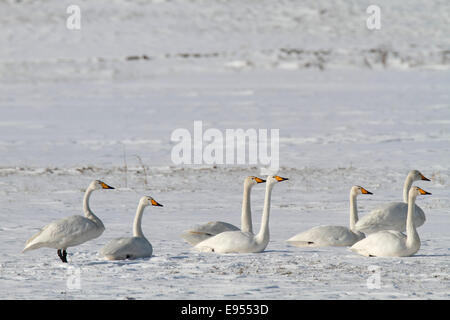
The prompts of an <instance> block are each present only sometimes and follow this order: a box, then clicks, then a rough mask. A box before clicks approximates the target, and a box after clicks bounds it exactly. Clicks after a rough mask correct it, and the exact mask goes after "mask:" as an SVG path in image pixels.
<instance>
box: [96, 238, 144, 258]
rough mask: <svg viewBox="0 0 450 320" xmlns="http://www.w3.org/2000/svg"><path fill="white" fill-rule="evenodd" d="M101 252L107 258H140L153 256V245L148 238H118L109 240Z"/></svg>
mask: <svg viewBox="0 0 450 320" xmlns="http://www.w3.org/2000/svg"><path fill="white" fill-rule="evenodd" d="M99 253H100V255H101V256H103V257H105V258H106V259H107V260H125V259H138V258H146V257H151V255H152V253H153V247H152V245H151V243H150V242H149V241H148V240H147V239H146V238H142V237H131V238H117V239H113V240H111V241H110V242H108V243H107V244H106V245H105V246H104V247H103V248H102V249H101V250H100V252H99Z"/></svg>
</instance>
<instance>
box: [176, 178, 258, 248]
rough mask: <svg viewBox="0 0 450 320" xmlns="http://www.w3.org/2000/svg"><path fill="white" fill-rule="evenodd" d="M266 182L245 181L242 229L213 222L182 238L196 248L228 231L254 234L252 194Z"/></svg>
mask: <svg viewBox="0 0 450 320" xmlns="http://www.w3.org/2000/svg"><path fill="white" fill-rule="evenodd" d="M263 182H265V181H264V180H262V179H261V178H258V177H255V176H248V177H246V178H245V180H244V194H243V197H242V213H241V229H239V228H238V227H236V226H235V225H232V224H231V223H227V222H223V221H211V222H208V223H205V224H201V225H196V226H194V227H193V228H191V229H189V230H187V231H185V232H184V233H183V234H182V235H181V237H182V238H183V239H184V240H185V241H186V242H188V243H189V244H191V245H193V246H195V245H196V244H198V243H200V242H202V241H204V240H206V239H208V238H211V237H213V236H215V235H218V234H219V233H222V232H227V231H239V230H242V231H244V232H250V233H253V226H252V213H251V206H250V205H251V203H250V201H251V200H250V194H251V190H252V187H253V186H254V185H256V184H258V183H263Z"/></svg>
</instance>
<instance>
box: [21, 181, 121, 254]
mask: <svg viewBox="0 0 450 320" xmlns="http://www.w3.org/2000/svg"><path fill="white" fill-rule="evenodd" d="M100 189H114V188H113V187H111V186H109V185H107V184H106V183H104V182H103V181H100V180H94V181H92V182H91V184H90V185H89V187H88V188H87V189H86V192H85V194H84V199H83V210H84V217H83V216H79V215H76V216H70V217H67V218H64V219H61V220H58V221H55V222H52V223H50V224H48V225H46V226H45V227H43V228H42V229H41V231H39V232H38V233H37V234H35V235H34V236H32V237H31V238H30V239H28V240H27V242H26V244H25V248H24V249H23V251H22V252H26V251H29V250H35V249H39V248H42V247H46V248H54V249H57V250H58V251H57V253H58V257H59V258H60V259H61V261H62V262H67V251H66V250H67V248H69V247H75V246H78V245H80V244H82V243H84V242H86V241H89V240H92V239H95V238H97V237H99V236H100V235H101V234H102V233H103V231H105V226H104V225H103V223H102V221H101V220H100V219H99V218H98V217H97V216H96V215H95V214H94V213H93V212H92V211H91V209H90V207H89V198H90V196H91V193H92V192H93V191H94V190H100Z"/></svg>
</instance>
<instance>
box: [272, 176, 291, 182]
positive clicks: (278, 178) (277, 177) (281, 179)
mask: <svg viewBox="0 0 450 320" xmlns="http://www.w3.org/2000/svg"><path fill="white" fill-rule="evenodd" d="M275 179H277V181H284V180H289V179H288V178H283V177H280V176H275Z"/></svg>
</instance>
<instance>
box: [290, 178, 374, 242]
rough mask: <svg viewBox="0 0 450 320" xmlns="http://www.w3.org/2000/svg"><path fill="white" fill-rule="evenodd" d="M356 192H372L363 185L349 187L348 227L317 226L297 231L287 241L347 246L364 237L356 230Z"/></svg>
mask: <svg viewBox="0 0 450 320" xmlns="http://www.w3.org/2000/svg"><path fill="white" fill-rule="evenodd" d="M358 194H372V192H369V191H367V190H366V189H364V188H363V187H360V186H353V187H352V188H351V189H350V228H346V227H343V226H318V227H314V228H312V229H309V230H308V231H305V232H302V233H299V234H297V235H295V236H293V237H292V238H290V239H289V240H287V242H288V243H289V244H291V245H293V246H296V247H326V246H335V247H347V246H351V245H353V244H354V243H356V242H358V241H359V240H361V239H363V238H364V234H363V233H361V232H359V231H356V230H355V229H354V228H355V223H356V222H357V221H358V209H357V206H356V196H357V195H358Z"/></svg>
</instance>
